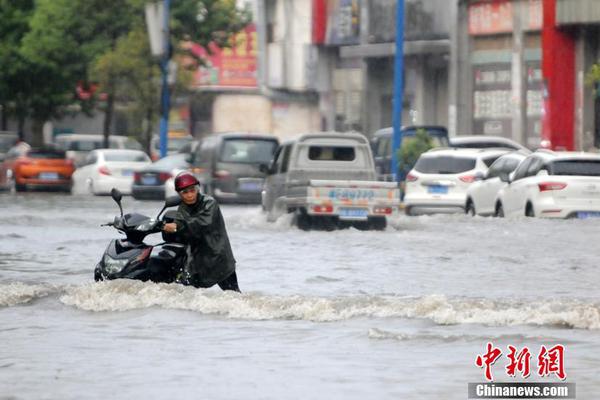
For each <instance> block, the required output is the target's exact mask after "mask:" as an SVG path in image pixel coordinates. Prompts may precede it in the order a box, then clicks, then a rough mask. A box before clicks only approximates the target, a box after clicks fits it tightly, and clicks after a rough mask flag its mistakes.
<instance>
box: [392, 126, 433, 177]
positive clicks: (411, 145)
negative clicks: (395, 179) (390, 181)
mask: <svg viewBox="0 0 600 400" xmlns="http://www.w3.org/2000/svg"><path fill="white" fill-rule="evenodd" d="M432 148H433V140H431V137H430V136H429V134H428V133H427V130H425V129H423V128H420V129H417V132H416V133H415V137H414V138H406V139H405V140H404V141H403V143H402V147H401V148H400V150H398V160H399V162H398V169H399V171H400V176H401V177H402V178H404V177H406V175H407V174H408V172H409V171H410V170H411V169H413V167H414V166H415V164H416V163H417V160H418V159H419V157H420V156H421V154H423V153H425V152H426V151H427V150H430V149H432Z"/></svg>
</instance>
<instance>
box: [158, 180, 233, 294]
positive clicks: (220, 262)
mask: <svg viewBox="0 0 600 400" xmlns="http://www.w3.org/2000/svg"><path fill="white" fill-rule="evenodd" d="M175 190H176V191H177V193H179V196H180V197H181V200H182V204H181V205H180V206H179V208H178V209H177V216H176V217H175V222H172V223H166V224H165V225H164V227H163V230H164V231H165V232H167V233H177V236H178V237H179V238H181V239H182V240H183V241H184V242H185V243H186V244H187V245H188V258H187V262H186V264H185V266H184V269H183V273H182V278H181V279H180V281H181V283H183V284H187V285H193V286H195V287H211V286H213V285H215V284H218V285H219V287H220V288H221V289H222V290H234V291H236V292H239V291H240V289H239V287H238V282H237V275H236V273H235V258H234V257H233V252H232V250H231V245H230V244H229V238H228V236H227V230H226V228H225V221H224V220H223V215H222V214H221V210H220V209H219V205H218V204H217V202H216V201H215V199H213V198H212V197H210V196H207V195H204V194H202V193H200V185H199V182H198V180H197V179H196V178H195V177H194V176H193V175H192V174H190V173H189V172H182V173H180V174H179V175H177V177H176V178H175Z"/></svg>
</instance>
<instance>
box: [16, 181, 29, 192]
mask: <svg viewBox="0 0 600 400" xmlns="http://www.w3.org/2000/svg"><path fill="white" fill-rule="evenodd" d="M15 191H16V192H26V191H27V186H25V185H21V184H18V183H17V182H16V181H15Z"/></svg>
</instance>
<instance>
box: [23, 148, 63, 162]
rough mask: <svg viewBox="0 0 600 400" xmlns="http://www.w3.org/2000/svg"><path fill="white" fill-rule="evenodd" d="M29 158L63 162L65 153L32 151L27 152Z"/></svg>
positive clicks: (50, 150)
mask: <svg viewBox="0 0 600 400" xmlns="http://www.w3.org/2000/svg"><path fill="white" fill-rule="evenodd" d="M27 157H29V158H43V159H56V160H61V159H64V158H65V152H64V151H59V150H52V149H49V150H30V151H29V152H27Z"/></svg>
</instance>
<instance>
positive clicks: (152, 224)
mask: <svg viewBox="0 0 600 400" xmlns="http://www.w3.org/2000/svg"><path fill="white" fill-rule="evenodd" d="M155 226H156V220H154V219H150V220H148V221H146V222H144V223H143V224H140V225H139V226H138V227H137V228H135V229H136V230H138V231H142V232H147V231H150V230H152V229H154V227H155Z"/></svg>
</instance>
